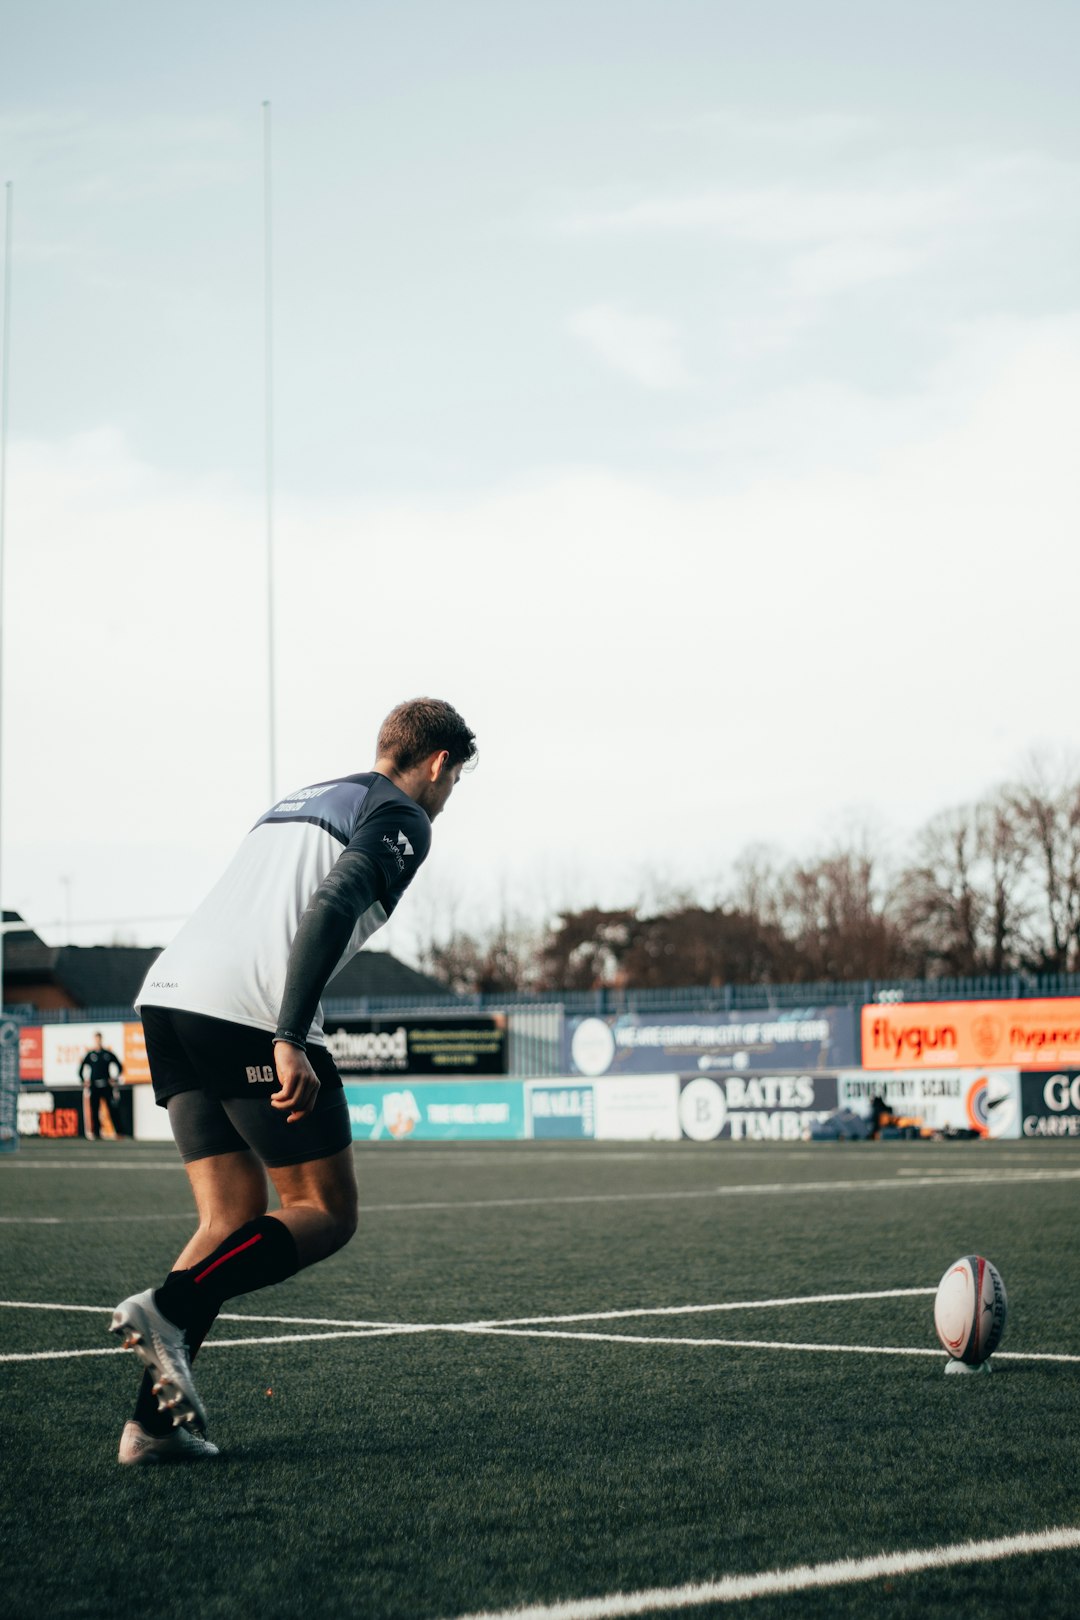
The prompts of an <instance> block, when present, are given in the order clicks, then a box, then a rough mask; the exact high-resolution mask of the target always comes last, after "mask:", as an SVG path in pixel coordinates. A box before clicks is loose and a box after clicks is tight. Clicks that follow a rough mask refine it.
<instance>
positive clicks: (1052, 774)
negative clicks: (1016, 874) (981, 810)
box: [1012, 758, 1080, 973]
mask: <svg viewBox="0 0 1080 1620" xmlns="http://www.w3.org/2000/svg"><path fill="white" fill-rule="evenodd" d="M1012 811H1013V814H1014V816H1015V818H1016V823H1017V829H1018V836H1019V837H1020V839H1021V840H1022V842H1023V844H1024V846H1025V854H1026V864H1027V871H1028V875H1029V880H1030V884H1031V890H1032V902H1031V908H1030V913H1029V917H1028V919H1027V921H1028V926H1027V928H1026V930H1025V935H1024V941H1025V956H1026V958H1027V965H1029V966H1031V967H1033V968H1035V969H1036V970H1041V971H1043V972H1057V973H1065V972H1069V971H1071V969H1073V968H1074V967H1076V966H1077V964H1078V963H1080V781H1078V779H1077V776H1076V772H1075V769H1073V770H1069V768H1068V767H1066V766H1058V767H1056V768H1055V767H1054V766H1053V765H1052V764H1051V763H1050V762H1049V761H1048V760H1047V759H1046V758H1041V759H1040V758H1036V759H1034V760H1032V762H1031V763H1030V765H1029V767H1028V770H1027V772H1026V774H1025V776H1024V777H1023V778H1022V779H1021V781H1020V782H1019V783H1018V784H1017V786H1016V787H1015V788H1014V789H1013V792H1012Z"/></svg>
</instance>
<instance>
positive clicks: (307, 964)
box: [274, 849, 387, 1047]
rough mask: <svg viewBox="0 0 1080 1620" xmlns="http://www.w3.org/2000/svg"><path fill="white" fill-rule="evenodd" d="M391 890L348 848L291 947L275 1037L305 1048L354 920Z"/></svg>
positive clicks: (372, 865) (367, 862)
mask: <svg viewBox="0 0 1080 1620" xmlns="http://www.w3.org/2000/svg"><path fill="white" fill-rule="evenodd" d="M386 892H387V883H386V878H385V877H384V876H383V874H382V873H381V872H380V871H379V868H378V867H377V866H376V865H375V863H374V862H373V861H371V860H369V859H368V857H367V856H366V855H364V854H362V853H361V852H360V850H357V849H346V850H345V852H344V854H343V855H342V856H341V859H340V860H339V861H338V862H337V865H336V866H335V867H334V869H333V871H332V872H330V873H329V874H328V875H327V877H325V878H324V879H323V881H322V883H320V885H319V887H318V888H317V889H316V891H315V893H314V895H313V896H312V899H311V904H310V905H309V906H308V908H307V910H306V911H305V912H304V915H303V916H302V917H301V919H300V926H299V928H298V929H297V930H296V938H295V939H294V940H293V943H292V950H291V951H290V952H289V970H288V973H287V974H286V976H285V990H284V993H283V995H282V997H281V1008H280V1011H279V1012H278V1026H277V1029H276V1030H275V1032H274V1039H275V1040H276V1041H288V1042H289V1043H290V1044H291V1045H293V1046H300V1047H302V1046H303V1045H304V1044H305V1041H306V1040H307V1032H308V1029H309V1027H310V1025H311V1020H312V1019H313V1018H314V1016H315V1009H316V1007H317V1006H318V1004H319V997H320V996H321V995H322V993H323V990H324V988H325V986H326V981H327V979H328V978H329V977H330V975H331V973H332V972H333V971H334V968H335V967H336V966H337V964H338V962H339V961H340V960H341V953H342V951H343V950H344V949H345V947H346V945H347V944H348V942H349V935H350V934H351V933H352V931H353V929H354V928H355V927H356V920H357V918H358V917H360V916H362V915H363V913H364V912H365V911H367V909H368V907H369V906H372V905H374V904H375V902H376V901H377V900H381V899H382V898H383V897H384V896H385V895H386Z"/></svg>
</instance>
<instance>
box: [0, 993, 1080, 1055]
mask: <svg viewBox="0 0 1080 1620" xmlns="http://www.w3.org/2000/svg"><path fill="white" fill-rule="evenodd" d="M1040 996H1045V997H1054V996H1080V973H1045V974H1023V973H1006V974H999V975H991V976H983V977H981V978H969V979H855V980H849V981H846V982H839V983H836V982H826V983H818V984H728V985H723V986H721V987H720V988H717V989H708V988H700V987H699V988H690V989H684V990H677V989H676V990H615V989H610V988H606V989H602V990H583V991H565V990H564V991H559V990H552V991H546V992H543V993H539V994H533V995H525V994H520V995H516V996H506V995H473V996H454V995H451V994H449V993H448V994H446V995H444V996H413V997H409V996H405V997H402V996H395V997H393V998H389V997H380V996H362V997H359V998H356V999H353V1000H349V1001H342V1000H337V999H331V1000H327V1001H326V1002H325V1003H324V1007H325V1011H326V1016H327V1017H328V1018H343V1017H350V1016H351V1017H354V1018H395V1017H403V1016H405V1015H416V1014H417V1013H425V1012H426V1013H436V1012H437V1013H438V1014H439V1015H440V1017H444V1018H445V1017H453V1016H454V1015H455V1014H458V1015H460V1016H462V1017H467V1016H468V1015H469V1014H471V1013H477V1012H483V1013H489V1014H490V1013H504V1014H506V1017H507V1023H508V1031H509V1041H508V1048H509V1062H508V1068H509V1073H510V1074H511V1075H514V1076H516V1077H517V1078H519V1079H530V1078H538V1077H542V1076H544V1075H553V1074H558V1073H560V1071H561V1066H562V1029H563V1019H564V1017H567V1016H568V1017H581V1016H583V1015H588V1014H590V1013H591V1014H593V1015H595V1016H598V1017H613V1016H617V1015H618V1014H620V1013H646V1014H662V1013H689V1012H702V1013H705V1012H735V1011H747V1012H749V1011H754V1012H776V1011H780V1010H785V1011H786V1010H789V1009H794V1008H798V1007H837V1006H856V1007H857V1006H862V1005H865V1004H868V1003H880V1004H882V1005H888V1004H889V1003H896V1002H904V1001H1000V1000H1005V999H1012V1000H1022V999H1031V998H1034V997H1040ZM5 1010H6V1012H8V1013H9V1014H11V1015H13V1016H15V1017H17V1018H21V1020H22V1021H23V1022H24V1023H32V1024H58V1023H60V1024H62V1023H79V1024H92V1023H102V1024H104V1023H115V1022H121V1021H128V1020H131V1019H135V1018H137V1017H138V1014H137V1013H136V1012H135V1011H134V1009H133V1008H131V1007H79V1008H50V1009H38V1008H36V1007H25V1006H23V1007H10V1008H7V1009H5Z"/></svg>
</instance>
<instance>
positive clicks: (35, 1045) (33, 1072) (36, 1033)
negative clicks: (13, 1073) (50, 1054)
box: [19, 1024, 42, 1084]
mask: <svg viewBox="0 0 1080 1620" xmlns="http://www.w3.org/2000/svg"><path fill="white" fill-rule="evenodd" d="M19 1078H20V1080H21V1081H22V1082H23V1084H25V1083H26V1081H27V1080H40V1079H41V1078H42V1074H41V1026H40V1025H39V1024H24V1025H23V1026H22V1028H21V1029H20V1030H19Z"/></svg>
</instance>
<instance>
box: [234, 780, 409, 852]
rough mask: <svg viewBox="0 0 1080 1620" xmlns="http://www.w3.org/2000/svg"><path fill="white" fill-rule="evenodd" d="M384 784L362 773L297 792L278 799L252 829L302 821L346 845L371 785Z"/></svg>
mask: <svg viewBox="0 0 1080 1620" xmlns="http://www.w3.org/2000/svg"><path fill="white" fill-rule="evenodd" d="M385 780H386V778H385V777H382V776H377V775H376V774H375V773H374V772H373V771H366V772H364V774H363V775H361V776H339V777H335V778H334V780H333V781H332V782H316V783H315V784H314V785H313V786H312V787H305V788H297V790H296V792H295V793H289V794H287V795H286V797H285V798H284V799H279V800H278V802H277V804H275V805H274V806H273V808H272V809H270V810H267V812H266V814H265V815H262V816H260V817H259V819H258V821H257V822H256V823H255V826H256V827H266V826H275V825H277V824H278V823H279V822H288V821H306V822H307V823H308V824H309V825H311V826H315V827H321V828H322V829H323V831H324V832H328V833H330V834H331V836H332V837H334V838H336V839H337V840H338V842H339V843H342V844H347V843H348V842H349V839H350V838H351V837H352V832H353V828H354V827H355V825H356V819H357V816H358V815H359V814H360V810H361V808H362V806H363V803H364V800H365V799H366V798H367V796H368V794H369V792H370V791H371V787H372V784H373V783H377V782H383V781H385Z"/></svg>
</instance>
